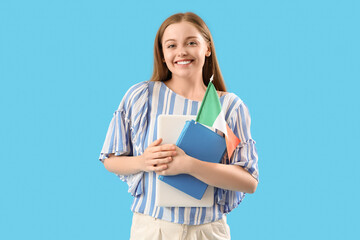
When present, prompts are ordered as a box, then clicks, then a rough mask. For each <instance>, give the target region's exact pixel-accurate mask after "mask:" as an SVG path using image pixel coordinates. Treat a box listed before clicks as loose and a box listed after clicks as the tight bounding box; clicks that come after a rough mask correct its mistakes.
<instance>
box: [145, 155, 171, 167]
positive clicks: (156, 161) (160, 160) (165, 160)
mask: <svg viewBox="0 0 360 240" xmlns="http://www.w3.org/2000/svg"><path fill="white" fill-rule="evenodd" d="M171 161H172V157H166V158H158V159H153V160H151V161H149V162H148V163H149V165H152V166H156V165H161V164H165V163H169V162H171Z"/></svg>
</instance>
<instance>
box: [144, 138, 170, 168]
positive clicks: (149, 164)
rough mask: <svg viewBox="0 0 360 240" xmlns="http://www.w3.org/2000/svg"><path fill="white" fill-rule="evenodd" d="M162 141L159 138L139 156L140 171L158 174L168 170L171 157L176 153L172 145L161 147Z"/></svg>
mask: <svg viewBox="0 0 360 240" xmlns="http://www.w3.org/2000/svg"><path fill="white" fill-rule="evenodd" d="M161 142H162V139H161V138H159V139H157V140H155V141H154V142H152V143H151V144H150V145H149V146H148V147H147V148H146V149H145V151H144V153H143V154H142V155H141V158H142V170H143V171H146V172H152V171H154V172H158V171H163V170H165V169H167V168H168V164H169V163H170V162H172V160H173V159H172V157H174V156H175V155H176V154H177V153H176V151H175V150H176V146H175V145H174V144H165V145H161V146H160V143H161Z"/></svg>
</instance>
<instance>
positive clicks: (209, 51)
mask: <svg viewBox="0 0 360 240" xmlns="http://www.w3.org/2000/svg"><path fill="white" fill-rule="evenodd" d="M209 45H210V44H208V47H207V51H206V54H205V56H207V57H210V55H211V47H210V46H209Z"/></svg>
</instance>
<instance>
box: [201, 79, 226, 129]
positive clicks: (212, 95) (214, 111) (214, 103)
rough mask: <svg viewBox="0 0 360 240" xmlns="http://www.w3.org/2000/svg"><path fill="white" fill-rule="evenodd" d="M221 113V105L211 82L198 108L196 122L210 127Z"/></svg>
mask: <svg viewBox="0 0 360 240" xmlns="http://www.w3.org/2000/svg"><path fill="white" fill-rule="evenodd" d="M220 112H221V104H220V100H219V97H218V94H217V92H216V89H215V87H214V84H213V83H212V82H209V85H208V87H207V89H206V92H205V96H204V98H203V101H202V103H201V106H200V110H199V112H198V114H197V116H196V121H197V122H199V123H202V124H204V125H206V126H209V127H212V125H213V124H214V122H215V120H216V118H217V116H218V115H219V114H220Z"/></svg>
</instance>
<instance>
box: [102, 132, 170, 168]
mask: <svg viewBox="0 0 360 240" xmlns="http://www.w3.org/2000/svg"><path fill="white" fill-rule="evenodd" d="M161 142H162V139H161V138H160V139H157V140H156V141H154V142H153V143H151V144H150V145H149V146H148V148H146V149H145V151H144V153H143V154H142V155H140V156H114V154H111V155H110V157H108V158H106V159H105V160H104V166H105V168H106V169H107V170H108V171H109V172H112V173H116V174H119V175H130V174H135V173H138V172H141V171H146V172H150V171H162V170H165V169H167V167H168V166H167V164H168V163H170V162H171V161H172V158H171V157H172V156H175V155H176V151H175V150H176V148H175V146H174V145H172V144H165V145H161V146H160V143H161Z"/></svg>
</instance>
